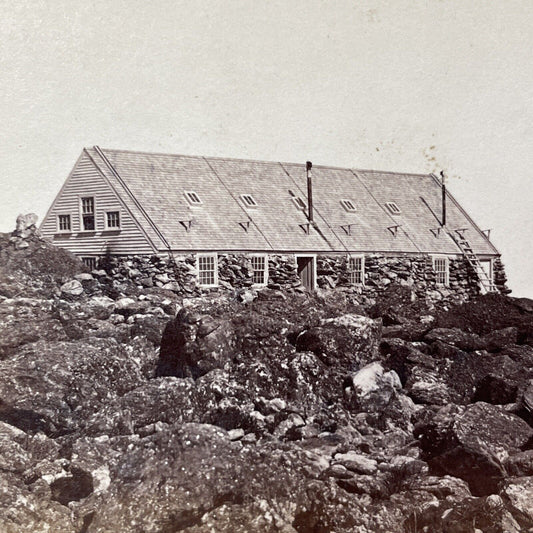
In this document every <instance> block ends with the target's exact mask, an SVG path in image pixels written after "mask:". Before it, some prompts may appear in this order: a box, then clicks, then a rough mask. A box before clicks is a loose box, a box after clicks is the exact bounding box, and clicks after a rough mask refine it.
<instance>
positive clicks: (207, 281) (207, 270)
mask: <svg viewBox="0 0 533 533" xmlns="http://www.w3.org/2000/svg"><path fill="white" fill-rule="evenodd" d="M197 268H198V283H199V285H202V286H203V287H214V286H216V285H217V284H218V272H217V255H216V254H201V255H198V257H197Z"/></svg>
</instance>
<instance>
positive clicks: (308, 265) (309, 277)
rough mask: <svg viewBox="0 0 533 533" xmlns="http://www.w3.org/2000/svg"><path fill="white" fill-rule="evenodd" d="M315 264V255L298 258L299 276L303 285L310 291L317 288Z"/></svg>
mask: <svg viewBox="0 0 533 533" xmlns="http://www.w3.org/2000/svg"><path fill="white" fill-rule="evenodd" d="M315 264H316V257H315V256H314V255H297V256H296V265H297V269H298V276H299V277H300V281H301V282H302V285H303V286H304V287H305V288H306V289H308V290H310V291H312V290H314V288H315Z"/></svg>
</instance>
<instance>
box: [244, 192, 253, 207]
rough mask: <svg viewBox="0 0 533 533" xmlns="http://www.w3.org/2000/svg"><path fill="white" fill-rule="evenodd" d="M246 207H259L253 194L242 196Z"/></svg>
mask: <svg viewBox="0 0 533 533" xmlns="http://www.w3.org/2000/svg"><path fill="white" fill-rule="evenodd" d="M241 200H242V202H243V204H244V207H257V202H256V201H255V199H254V197H253V196H252V195H251V194H241Z"/></svg>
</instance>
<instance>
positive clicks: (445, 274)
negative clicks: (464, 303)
mask: <svg viewBox="0 0 533 533" xmlns="http://www.w3.org/2000/svg"><path fill="white" fill-rule="evenodd" d="M433 270H434V271H435V281H436V282H437V285H448V282H449V269H448V258H447V257H434V258H433Z"/></svg>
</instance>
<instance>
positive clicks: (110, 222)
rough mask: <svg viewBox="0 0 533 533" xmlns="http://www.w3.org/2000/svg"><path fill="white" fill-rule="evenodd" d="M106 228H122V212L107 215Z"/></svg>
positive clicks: (109, 212) (111, 212)
mask: <svg viewBox="0 0 533 533" xmlns="http://www.w3.org/2000/svg"><path fill="white" fill-rule="evenodd" d="M106 227H107V228H109V229H111V228H120V212H119V211H108V212H107V213H106Z"/></svg>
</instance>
